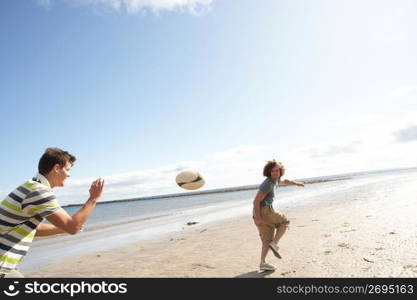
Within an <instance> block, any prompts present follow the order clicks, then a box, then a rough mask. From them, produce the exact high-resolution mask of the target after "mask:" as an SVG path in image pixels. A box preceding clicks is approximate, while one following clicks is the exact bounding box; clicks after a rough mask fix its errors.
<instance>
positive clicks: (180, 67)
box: [0, 0, 417, 203]
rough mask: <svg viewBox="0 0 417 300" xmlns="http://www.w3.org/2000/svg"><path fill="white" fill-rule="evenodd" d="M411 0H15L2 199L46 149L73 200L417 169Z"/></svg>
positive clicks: (0, 59)
mask: <svg viewBox="0 0 417 300" xmlns="http://www.w3.org/2000/svg"><path fill="white" fill-rule="evenodd" d="M416 13H417V4H416V3H415V1H412V0H410V1H404V0H401V1H395V3H394V2H393V1H372V0H369V1H355V0H353V1H342V0H339V1H323V0H321V1H320V0H318V1H307V0H305V1H301V0H297V1H293V0H292V1H290V0H288V1H276V0H275V1H272V0H271V1H249V0H248V1H247V0H240V1H231V0H188V1H182V0H181V1H180V0H171V1H170V0H166V1H157V0H149V1H140V0H102V1H92V0H77V1H68V0H26V1H24V0H13V1H12V0H5V1H2V2H1V4H0V25H1V26H0V43H1V45H2V46H1V47H0V66H1V69H0V86H1V88H0V93H1V94H0V95H1V96H0V97H1V106H0V107H1V112H2V125H3V126H2V129H1V131H0V140H1V141H2V147H0V165H1V166H2V168H3V170H4V172H3V176H2V178H1V183H0V196H4V195H5V194H7V193H8V192H9V191H10V190H11V189H13V188H14V187H15V186H16V185H18V184H20V183H21V182H22V181H24V180H25V179H26V178H28V177H31V176H32V175H33V174H34V173H35V172H36V168H37V162H38V160H39V157H40V156H41V154H42V153H43V151H44V150H45V148H47V147H49V146H56V147H60V148H63V149H65V150H68V151H69V152H71V153H73V154H74V155H76V156H77V158H78V160H77V162H76V165H75V166H74V168H73V169H72V178H71V180H70V182H69V183H68V186H67V187H65V188H63V189H60V190H57V193H58V194H59V195H60V196H61V198H62V201H63V202H64V203H66V202H68V203H69V202H82V201H83V200H84V198H85V195H86V192H87V190H88V185H89V183H90V182H91V181H92V180H93V179H94V178H96V177H98V176H102V177H105V179H106V181H107V187H106V193H105V195H104V200H112V199H120V198H132V197H137V196H145V195H155V194H164V193H171V192H172V193H175V192H182V191H183V190H180V189H179V188H178V187H177V186H176V185H175V182H174V178H175V175H176V173H177V172H178V171H180V170H183V169H190V168H191V169H197V170H198V171H200V172H201V174H202V175H203V176H204V177H205V178H206V181H207V184H206V186H205V187H204V188H206V189H208V188H217V187H224V186H234V185H243V184H255V183H258V182H260V180H262V177H261V169H262V166H263V164H264V162H265V160H267V159H270V158H277V159H278V160H281V161H283V162H284V164H285V165H286V166H287V169H288V171H287V173H288V177H289V178H303V177H310V176H321V175H329V174H337V173H343V172H352V171H363V170H371V169H372V170H373V169H386V168H395V167H413V166H417V158H416V156H415V154H414V153H416V152H417V145H416V144H417V121H415V120H417V58H416V55H415V53H417V39H416V38H415V37H416V36H417V18H416V17H415V16H416Z"/></svg>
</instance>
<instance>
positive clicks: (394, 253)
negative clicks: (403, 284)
mask: <svg viewBox="0 0 417 300" xmlns="http://www.w3.org/2000/svg"><path fill="white" fill-rule="evenodd" d="M411 183H412V182H411V181H410V182H409V183H407V182H406V183H404V184H403V185H401V189H398V188H390V187H389V186H383V187H381V185H378V186H372V184H371V185H365V186H358V187H355V188H354V189H350V190H348V191H337V192H335V193H334V197H333V198H332V199H328V200H327V201H324V202H322V203H316V204H308V205H303V206H298V207H280V206H279V200H278V201H277V203H275V207H276V208H279V209H280V210H281V211H282V212H284V213H285V214H286V215H287V216H288V217H289V219H290V221H291V225H290V230H289V231H288V232H287V234H286V235H285V236H284V237H283V239H282V240H281V242H280V247H281V251H280V252H281V255H282V257H283V259H281V260H279V259H277V258H275V257H274V256H273V255H272V253H269V255H268V258H267V259H268V261H270V262H271V263H273V264H275V265H276V266H277V270H276V271H275V272H268V273H259V272H258V265H259V255H260V253H259V252H260V245H261V244H260V240H259V236H258V232H257V229H256V227H255V226H254V224H253V221H252V219H251V216H250V215H248V216H246V217H244V218H241V217H240V218H234V219H229V220H227V221H222V222H217V223H210V224H202V223H198V224H195V225H186V224H184V227H186V226H192V230H191V231H187V232H182V233H178V234H175V235H171V236H169V237H164V238H159V239H154V240H147V241H146V242H143V241H142V242H140V243H136V244H130V245H128V246H123V247H121V248H116V249H113V250H107V251H99V252H97V251H96V252H94V251H93V252H90V253H86V254H83V255H81V256H77V257H72V258H69V259H66V260H63V261H60V262H56V263H52V264H50V265H46V266H43V267H40V268H37V269H33V270H31V271H30V272H26V273H25V276H26V277H134V278H145V277H159V278H160V277H169V278H174V277H178V278H195V277H202V278H213V277H214V278H219V277H226V278H235V277H238V278H248V277H417V219H416V218H415V215H416V212H417V196H416V193H415V190H414V187H413V185H412V184H411ZM375 185H377V184H375ZM278 199H279V196H278ZM194 221H196V222H198V220H194Z"/></svg>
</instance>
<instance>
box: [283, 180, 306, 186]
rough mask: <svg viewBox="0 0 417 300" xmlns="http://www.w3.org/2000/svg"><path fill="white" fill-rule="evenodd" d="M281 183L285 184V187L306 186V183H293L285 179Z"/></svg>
mask: <svg viewBox="0 0 417 300" xmlns="http://www.w3.org/2000/svg"><path fill="white" fill-rule="evenodd" d="M280 183H281V184H284V185H296V186H304V183H302V182H296V181H291V180H288V179H285V180H284V181H281V182H280Z"/></svg>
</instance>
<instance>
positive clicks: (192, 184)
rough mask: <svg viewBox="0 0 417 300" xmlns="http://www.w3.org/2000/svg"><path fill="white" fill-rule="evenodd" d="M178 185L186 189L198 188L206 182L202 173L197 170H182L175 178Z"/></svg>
mask: <svg viewBox="0 0 417 300" xmlns="http://www.w3.org/2000/svg"><path fill="white" fill-rule="evenodd" d="M175 181H176V182H177V184H178V186H180V187H181V188H183V189H186V190H196V189H199V188H201V187H202V186H203V185H204V184H205V183H206V182H205V181H204V178H203V177H202V176H201V175H200V173H198V172H196V171H182V172H181V173H179V174H178V175H177V177H176V178H175Z"/></svg>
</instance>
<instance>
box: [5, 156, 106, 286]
mask: <svg viewBox="0 0 417 300" xmlns="http://www.w3.org/2000/svg"><path fill="white" fill-rule="evenodd" d="M75 160H76V158H75V157H74V156H73V155H71V154H69V153H68V152H66V151H63V150H61V149H58V148H48V149H46V151H45V153H44V154H43V155H42V157H41V159H40V160H39V165H38V171H39V173H38V174H37V175H36V176H35V177H34V178H32V180H28V181H26V182H25V183H23V184H22V185H20V186H19V187H17V188H16V189H15V190H14V191H13V192H11V193H10V194H9V195H8V196H7V197H6V199H4V200H3V201H2V202H1V203H0V278H2V277H10V278H11V277H23V275H22V274H21V273H20V272H19V271H17V270H16V266H17V265H18V264H19V262H20V261H21V260H22V259H23V257H24V256H25V255H26V253H27V252H28V250H29V248H30V245H31V243H32V240H33V238H34V237H35V236H49V235H55V234H59V233H69V234H76V233H78V232H79V231H80V230H81V229H82V226H83V224H84V223H85V221H86V220H87V218H88V217H89V216H90V214H91V212H92V211H93V210H94V207H95V205H96V202H97V200H98V199H99V198H100V197H101V194H102V191H103V187H104V180H102V179H101V178H99V179H97V180H95V181H94V182H93V183H92V185H91V187H90V190H89V192H90V197H89V198H88V200H87V201H86V202H85V204H84V206H83V207H82V208H81V209H80V210H78V211H77V212H76V213H75V214H74V215H72V216H70V215H69V214H68V213H67V212H66V211H65V210H64V209H62V208H61V207H60V205H59V204H58V202H57V201H56V198H55V195H54V193H53V192H52V189H53V188H54V187H58V186H64V184H65V180H66V179H67V178H68V177H69V176H70V169H71V167H72V165H73V164H74V162H75ZM44 218H46V219H47V220H48V221H49V222H50V223H51V224H43V223H42V221H43V219H44Z"/></svg>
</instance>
